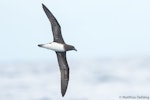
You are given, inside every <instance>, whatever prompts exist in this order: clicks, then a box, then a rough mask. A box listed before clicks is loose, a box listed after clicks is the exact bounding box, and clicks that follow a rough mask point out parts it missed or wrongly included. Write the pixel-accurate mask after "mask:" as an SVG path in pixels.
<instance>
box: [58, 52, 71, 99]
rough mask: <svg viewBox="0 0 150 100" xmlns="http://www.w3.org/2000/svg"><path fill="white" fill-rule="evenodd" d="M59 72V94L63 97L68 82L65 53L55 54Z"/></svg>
mask: <svg viewBox="0 0 150 100" xmlns="http://www.w3.org/2000/svg"><path fill="white" fill-rule="evenodd" d="M56 54H57V59H58V63H59V68H60V72H61V94H62V96H64V95H65V93H66V90H67V87H68V81H69V66H68V63H67V60H66V52H56Z"/></svg>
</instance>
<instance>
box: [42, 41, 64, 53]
mask: <svg viewBox="0 0 150 100" xmlns="http://www.w3.org/2000/svg"><path fill="white" fill-rule="evenodd" d="M43 47H44V48H47V49H50V50H53V51H57V52H64V51H65V49H64V46H63V44H61V43H56V42H52V43H47V44H44V45H43Z"/></svg>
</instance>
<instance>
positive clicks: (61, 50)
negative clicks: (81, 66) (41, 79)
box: [38, 4, 77, 96]
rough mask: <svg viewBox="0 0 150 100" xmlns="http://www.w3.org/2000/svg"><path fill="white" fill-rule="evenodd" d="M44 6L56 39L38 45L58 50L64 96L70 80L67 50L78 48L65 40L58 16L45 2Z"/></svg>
mask: <svg viewBox="0 0 150 100" xmlns="http://www.w3.org/2000/svg"><path fill="white" fill-rule="evenodd" d="M42 6H43V9H44V11H45V13H46V15H47V17H48V19H49V21H50V23H51V26H52V32H53V37H54V40H53V42H51V43H46V44H39V45H38V46H39V47H42V48H46V49H50V50H53V51H55V52H56V55H57V60H58V64H59V68H60V72H61V93H62V96H64V95H65V93H66V90H67V87H68V82H69V66H68V63H67V59H66V52H67V51H70V50H75V51H77V50H76V49H75V47H74V46H72V45H68V44H66V43H65V42H64V40H63V37H62V35H61V27H60V25H59V23H58V22H57V20H56V18H55V17H54V16H53V14H52V13H51V12H50V11H49V10H48V8H47V7H46V6H45V5H44V4H42Z"/></svg>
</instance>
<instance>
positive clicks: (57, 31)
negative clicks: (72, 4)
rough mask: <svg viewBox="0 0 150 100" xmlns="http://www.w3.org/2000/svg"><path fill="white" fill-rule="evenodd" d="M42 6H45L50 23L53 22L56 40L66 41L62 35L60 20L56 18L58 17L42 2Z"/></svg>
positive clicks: (59, 41)
mask: <svg viewBox="0 0 150 100" xmlns="http://www.w3.org/2000/svg"><path fill="white" fill-rule="evenodd" d="M42 6H43V9H44V11H45V13H46V15H47V17H48V19H49V21H50V23H51V27H52V31H53V37H54V42H58V43H65V42H64V40H63V37H62V35H61V27H60V25H59V23H58V21H57V20H56V18H55V17H54V16H53V14H52V13H51V12H50V10H49V9H48V8H47V7H46V6H45V5H44V4H42Z"/></svg>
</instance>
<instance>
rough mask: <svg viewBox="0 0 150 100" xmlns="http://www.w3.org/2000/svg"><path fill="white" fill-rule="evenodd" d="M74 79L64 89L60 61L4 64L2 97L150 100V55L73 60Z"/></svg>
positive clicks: (0, 80)
mask: <svg viewBox="0 0 150 100" xmlns="http://www.w3.org/2000/svg"><path fill="white" fill-rule="evenodd" d="M69 65H70V81H69V86H68V90H67V92H66V95H65V97H63V98H62V97H61V92H60V71H59V67H58V65H57V62H56V61H54V62H42V61H41V62H12V63H0V100H149V99H150V98H149V97H150V58H149V57H143V58H134V57H132V58H114V59H93V60H91V59H88V60H85V59H84V60H81V61H74V60H71V61H69Z"/></svg>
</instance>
